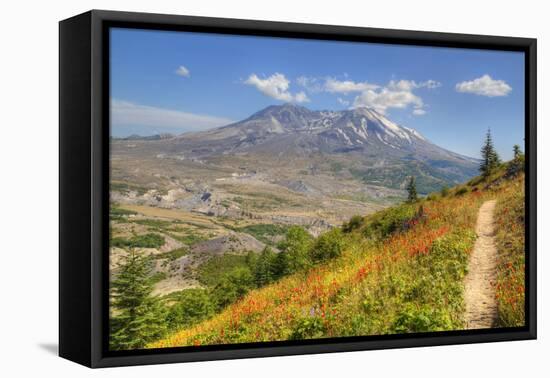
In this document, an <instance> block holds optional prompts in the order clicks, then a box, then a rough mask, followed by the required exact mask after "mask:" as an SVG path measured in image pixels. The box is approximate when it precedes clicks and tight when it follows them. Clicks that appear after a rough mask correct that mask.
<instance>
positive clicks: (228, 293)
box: [212, 267, 254, 309]
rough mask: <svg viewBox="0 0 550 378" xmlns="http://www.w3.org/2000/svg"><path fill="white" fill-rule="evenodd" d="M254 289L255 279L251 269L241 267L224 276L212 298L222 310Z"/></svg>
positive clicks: (214, 290) (215, 288)
mask: <svg viewBox="0 0 550 378" xmlns="http://www.w3.org/2000/svg"><path fill="white" fill-rule="evenodd" d="M252 288H254V277H253V276H252V273H251V272H250V269H248V268H244V267H239V268H235V269H233V270H232V271H231V272H229V273H227V274H226V275H224V277H223V278H222V280H221V282H220V283H219V284H217V285H216V287H214V289H213V290H212V298H213V300H214V303H215V304H216V306H217V308H218V309H222V308H224V307H226V306H227V305H230V304H231V303H234V302H236V301H237V300H239V299H241V298H242V297H244V296H245V294H246V293H248V291H249V290H250V289H252Z"/></svg>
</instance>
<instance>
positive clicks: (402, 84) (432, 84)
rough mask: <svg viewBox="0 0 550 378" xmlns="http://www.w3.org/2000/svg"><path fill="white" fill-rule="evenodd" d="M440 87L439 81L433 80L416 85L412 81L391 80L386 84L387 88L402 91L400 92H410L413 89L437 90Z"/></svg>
mask: <svg viewBox="0 0 550 378" xmlns="http://www.w3.org/2000/svg"><path fill="white" fill-rule="evenodd" d="M440 86H441V83H440V82H439V81H435V80H426V81H421V82H419V83H417V82H416V81H414V80H399V81H395V80H391V81H390V82H389V84H388V87H389V88H392V89H397V90H402V91H412V90H413V89H418V88H428V89H435V88H439V87H440Z"/></svg>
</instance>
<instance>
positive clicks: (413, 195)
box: [407, 176, 418, 202]
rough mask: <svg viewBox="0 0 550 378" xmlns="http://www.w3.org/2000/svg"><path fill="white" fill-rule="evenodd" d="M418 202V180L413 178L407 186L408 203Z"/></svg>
mask: <svg viewBox="0 0 550 378" xmlns="http://www.w3.org/2000/svg"><path fill="white" fill-rule="evenodd" d="M417 200H418V193H417V191H416V179H415V178H414V176H411V178H410V179H409V183H408V184H407V201H408V202H415V201H417Z"/></svg>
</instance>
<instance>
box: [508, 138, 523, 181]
mask: <svg viewBox="0 0 550 378" xmlns="http://www.w3.org/2000/svg"><path fill="white" fill-rule="evenodd" d="M524 167H525V155H523V152H521V149H520V147H519V145H517V144H515V145H514V158H513V159H512V161H511V162H510V163H508V167H507V169H506V175H507V176H508V177H514V176H517V175H518V174H519V173H520V172H522V171H523V170H524Z"/></svg>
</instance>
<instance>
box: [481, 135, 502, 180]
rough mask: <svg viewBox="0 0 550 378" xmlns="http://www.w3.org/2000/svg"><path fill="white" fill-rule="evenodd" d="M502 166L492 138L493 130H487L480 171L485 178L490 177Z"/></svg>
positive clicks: (482, 148)
mask: <svg viewBox="0 0 550 378" xmlns="http://www.w3.org/2000/svg"><path fill="white" fill-rule="evenodd" d="M499 164H500V158H499V156H498V154H497V152H496V150H495V147H494V145H493V138H492V137H491V129H488V130H487V135H486V136H485V143H484V144H483V147H481V165H480V166H479V171H480V172H481V175H482V176H483V177H489V176H490V175H491V174H492V173H493V172H494V171H495V169H496V168H497V167H498V165H499Z"/></svg>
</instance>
